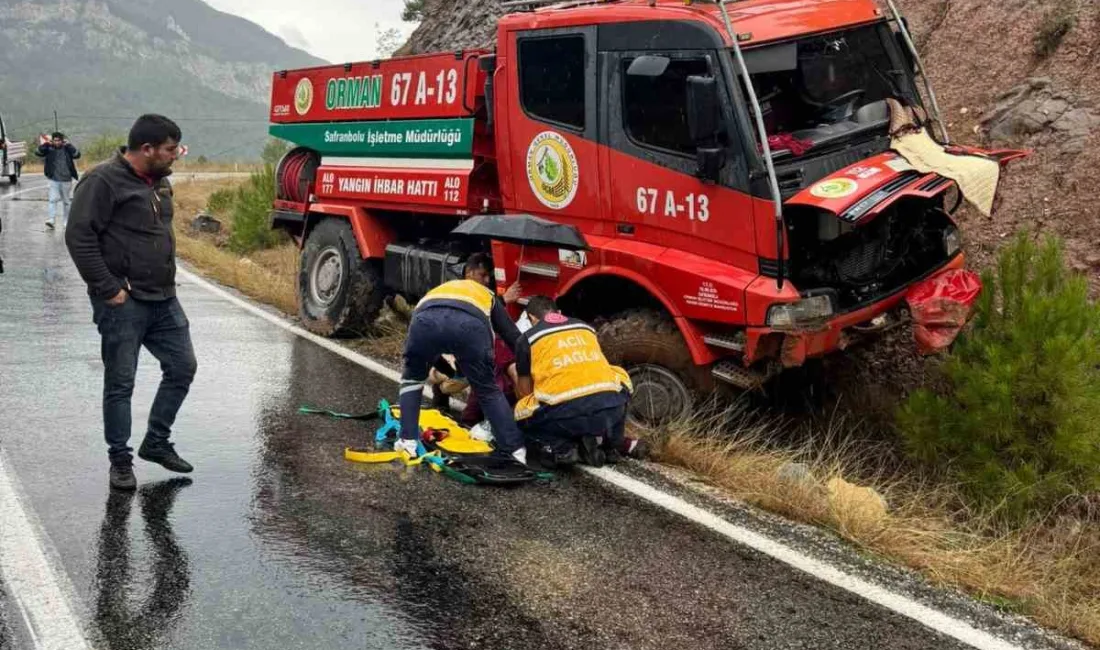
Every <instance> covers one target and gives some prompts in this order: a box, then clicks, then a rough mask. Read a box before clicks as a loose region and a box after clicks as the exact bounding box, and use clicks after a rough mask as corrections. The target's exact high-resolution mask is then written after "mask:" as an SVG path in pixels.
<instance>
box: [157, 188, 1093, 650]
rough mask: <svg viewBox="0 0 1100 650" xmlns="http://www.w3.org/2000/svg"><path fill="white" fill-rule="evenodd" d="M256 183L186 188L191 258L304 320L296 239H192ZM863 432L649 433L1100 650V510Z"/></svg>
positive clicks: (389, 355) (782, 424)
mask: <svg viewBox="0 0 1100 650" xmlns="http://www.w3.org/2000/svg"><path fill="white" fill-rule="evenodd" d="M242 182H243V181H242V180H240V179H232V180H217V181H196V182H188V183H181V184H179V185H178V186H177V187H176V189H175V196H176V205H177V207H176V215H177V218H176V229H177V248H178V251H179V254H180V256H181V257H182V258H184V259H185V260H187V261H188V262H190V263H191V264H192V265H194V266H195V267H196V268H197V269H198V270H199V271H201V272H202V273H204V274H205V275H208V276H209V277H211V278H213V279H215V280H217V281H218V282H220V283H222V284H225V285H228V286H232V287H234V288H236V289H238V290H240V291H242V292H243V293H245V294H246V295H248V296H250V297H252V298H255V299H256V300H259V301H261V302H264V303H266V304H269V305H272V306H275V307H277V308H279V309H280V310H282V311H284V312H285V313H287V314H290V315H294V314H297V299H296V294H297V292H296V289H295V283H296V281H297V272H298V249H297V247H296V246H295V245H293V244H283V245H280V246H277V247H275V248H272V249H268V250H263V251H258V252H255V253H250V254H248V256H247V257H241V256H239V255H237V254H235V253H233V252H231V251H230V250H229V249H228V248H227V247H226V244H227V242H228V237H229V236H230V235H231V233H230V232H227V231H228V229H230V228H231V225H230V223H229V219H228V215H226V214H217V213H216V214H215V216H217V217H218V218H219V219H221V220H222V224H223V232H222V233H220V234H219V235H217V236H212V235H197V236H196V235H194V234H193V233H192V232H191V231H190V227H189V224H190V220H191V218H193V217H194V215H195V214H196V213H197V212H198V211H200V210H202V209H205V207H206V206H207V201H208V199H209V197H210V195H211V194H213V193H214V192H215V191H217V190H225V189H227V188H229V189H232V188H235V187H237V186H238V185H239V184H240V183H242ZM216 203H217V202H216ZM220 207H221V209H222V210H223V211H224V210H225V209H226V208H225V206H220ZM404 332H405V320H404V318H402V316H401V315H400V314H398V313H396V312H395V311H393V310H390V309H386V310H385V311H384V312H383V316H382V317H381V318H380V319H379V321H378V323H377V324H376V326H375V328H374V329H373V331H371V332H368V333H366V334H365V335H364V336H363V337H361V338H358V339H349V340H345V341H343V343H344V344H345V345H348V346H349V347H350V348H352V349H355V350H358V351H360V352H363V353H365V354H369V355H371V356H372V357H375V358H379V359H381V360H383V361H387V362H390V363H391V364H396V363H397V362H398V361H399V359H400V356H401V349H402V346H403V344H404ZM861 426H863V425H862V424H861V423H860V422H858V421H855V420H853V419H851V418H849V417H846V416H845V415H843V414H841V413H840V411H839V410H838V411H835V412H834V413H832V414H831V415H830V416H829V417H827V418H826V419H825V421H824V422H822V423H818V424H811V425H806V426H805V427H804V428H803V430H800V431H796V432H795V433H794V434H792V432H791V426H790V423H789V422H786V421H784V420H783V419H781V418H777V417H771V416H767V415H761V414H760V413H757V412H753V411H751V410H749V409H748V408H747V407H744V406H741V405H737V406H734V407H731V408H726V409H711V410H709V411H706V412H704V413H701V414H700V415H698V416H696V417H695V418H693V419H692V420H690V421H685V422H680V423H676V424H675V425H673V426H670V427H667V428H665V429H664V430H662V431H639V432H637V433H638V435H641V436H644V437H646V438H647V439H649V440H650V441H651V442H652V443H653V445H654V450H655V459H656V460H657V461H658V462H661V463H664V464H667V465H670V466H674V467H677V468H680V469H683V470H687V471H688V472H690V473H691V474H693V475H695V476H696V477H697V478H699V479H700V480H703V481H705V482H706V483H708V484H710V485H712V486H714V487H715V488H717V489H719V490H721V491H722V492H723V493H725V494H728V495H730V496H732V497H734V498H736V499H739V500H741V501H744V502H746V503H749V504H752V505H754V506H757V507H759V508H761V509H764V510H767V511H770V512H774V513H776V514H780V515H783V516H785V517H788V518H790V519H792V520H795V521H799V522H803V523H807V524H812V525H815V526H819V527H821V528H824V529H826V530H830V531H833V532H834V533H836V534H837V535H838V536H839V537H841V538H843V539H845V540H847V541H848V542H850V543H852V544H853V545H855V546H856V547H857V548H859V549H861V550H864V551H866V552H868V553H870V554H873V555H875V556H877V557H880V558H883V559H886V560H888V561H891V562H894V563H897V564H900V565H904V566H908V567H910V568H912V569H914V570H916V571H918V572H919V573H920V574H922V575H923V576H925V577H926V578H927V579H928V580H929V581H931V582H932V583H934V584H937V585H941V586H945V587H956V588H961V589H963V590H965V591H966V592H967V593H969V594H971V595H972V596H973V597H975V598H977V599H979V600H981V601H984V602H986V603H989V604H992V605H994V606H996V607H998V608H1000V609H1003V610H1005V611H1011V612H1014V613H1019V614H1023V615H1026V616H1030V617H1032V618H1033V619H1035V620H1036V621H1038V622H1039V623H1041V624H1043V625H1045V626H1047V627H1049V628H1051V629H1054V630H1057V631H1060V632H1063V633H1065V634H1068V635H1071V636H1075V637H1077V638H1080V639H1082V640H1084V641H1086V642H1088V643H1091V644H1094V645H1097V646H1100V504H1097V505H1096V508H1095V510H1094V511H1092V512H1089V513H1071V512H1063V513H1052V514H1051V515H1049V516H1048V517H1047V518H1045V519H1043V520H1041V521H1039V522H1036V523H1031V524H1028V525H1026V526H1018V527H1009V526H1007V525H1005V524H1003V523H998V522H997V521H995V520H994V519H993V518H991V517H989V516H986V515H983V514H982V513H979V512H976V511H973V510H970V509H968V508H967V507H966V506H965V505H964V500H963V499H962V497H961V496H960V491H959V490H958V489H957V488H956V487H955V486H950V485H943V484H942V483H937V482H936V481H935V480H934V479H932V478H930V477H926V476H922V475H921V474H920V473H919V472H918V470H915V469H911V468H910V466H908V465H905V464H899V463H897V462H896V459H895V458H894V457H893V456H892V455H891V453H890V450H889V448H888V445H887V444H886V443H883V444H882V445H881V446H879V447H875V446H874V445H868V444H867V441H868V440H872V439H873V437H872V436H870V435H858V434H859V430H860V427H861ZM792 440H797V441H801V442H794V443H792V442H791V441H792ZM884 467H889V468H901V469H888V470H887V469H882V468H884ZM837 479H839V480H842V481H845V483H835V481H836V480H837ZM830 483H833V485H834V489H833V490H830ZM859 486H867V487H870V488H873V489H874V491H875V492H876V493H877V494H878V495H881V497H882V499H884V501H885V503H886V504H887V505H888V508H887V509H886V510H885V511H883V509H882V508H881V507H877V506H876V505H875V502H876V498H875V497H873V496H870V493H868V492H866V491H865V490H862V489H860V487H859Z"/></svg>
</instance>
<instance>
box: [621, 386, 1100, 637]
mask: <svg viewBox="0 0 1100 650" xmlns="http://www.w3.org/2000/svg"><path fill="white" fill-rule="evenodd" d="M860 426H861V425H860V424H859V423H856V422H852V421H851V420H849V419H848V418H847V417H845V416H843V415H840V414H837V413H834V414H833V415H832V416H831V417H829V418H828V419H827V420H826V421H825V422H824V423H821V424H814V425H809V426H807V427H805V428H804V430H802V431H800V432H799V435H798V436H797V438H798V439H799V440H802V441H803V442H802V443H796V444H795V445H794V446H792V444H791V443H790V440H791V438H792V436H791V433H790V430H789V426H788V423H785V422H784V421H783V420H782V419H780V418H776V417H769V416H766V415H761V414H759V413H755V412H752V411H750V410H748V408H747V407H743V406H740V405H738V406H734V407H731V408H727V409H724V410H712V411H711V412H710V414H708V415H700V416H697V417H696V418H694V419H692V420H689V421H685V422H680V423H676V424H674V425H672V426H670V427H667V428H666V429H664V430H662V431H639V432H637V433H638V434H639V435H641V436H642V437H645V438H647V439H649V440H650V441H651V443H652V444H653V447H654V452H655V453H654V457H655V459H656V460H658V461H659V462H662V463H665V464H668V465H671V466H675V467H679V468H682V469H686V470H688V471H690V472H692V473H693V474H695V475H697V476H698V477H700V478H701V479H702V480H703V481H704V482H706V483H708V484H710V485H712V486H714V487H716V488H719V489H720V490H721V491H722V492H724V493H726V494H728V495H730V496H732V497H734V498H736V499H739V500H741V501H744V502H746V503H749V504H752V505H754V506H757V507H760V508H762V509H764V510H767V511H769V512H774V513H777V514H780V515H783V516H785V517H788V518H790V519H792V520H795V521H799V522H803V523H808V524H813V525H815V526H819V527H822V528H825V529H827V530H831V531H833V532H835V533H836V534H837V535H839V536H840V537H842V538H844V539H845V540H847V541H849V542H851V543H853V544H854V545H856V546H857V547H858V548H860V549H863V550H865V551H867V552H870V553H872V554H874V555H876V556H878V557H881V558H884V559H887V560H889V561H892V562H894V563H897V564H901V565H904V566H908V567H910V568H912V569H915V570H917V571H918V572H920V573H921V574H922V575H923V576H925V577H926V578H927V579H928V580H930V581H931V582H932V583H934V584H937V585H940V586H945V587H957V588H962V589H964V590H965V591H967V592H968V593H969V594H971V595H972V596H974V597H975V598H977V599H979V600H982V601H984V602H986V603H990V604H993V605H995V606H997V607H998V608H1000V609H1003V610H1006V611H1011V612H1014V613H1019V614H1023V615H1027V616H1031V617H1032V618H1034V619H1035V620H1036V621H1038V622H1039V623H1041V624H1043V625H1046V626H1047V627H1049V628H1052V629H1055V630H1058V631H1061V632H1063V633H1066V634H1069V635H1072V636H1075V637H1077V638H1080V639H1082V640H1085V641H1087V642H1089V643H1091V644H1094V645H1100V518H1097V517H1096V516H1095V515H1096V513H1093V517H1092V518H1091V520H1090V519H1089V518H1087V517H1083V516H1075V515H1074V514H1069V513H1066V514H1057V513H1054V514H1051V515H1050V516H1049V517H1048V518H1047V519H1045V520H1043V521H1040V522H1037V523H1033V524H1029V525H1026V526H1020V527H1010V526H1007V525H1004V524H1001V523H998V522H997V521H996V520H995V519H994V518H993V517H991V516H988V515H984V514H982V513H979V512H975V511H973V510H971V509H969V508H967V507H966V506H965V505H964V499H963V498H962V497H961V495H960V492H959V491H958V490H956V489H955V487H954V486H948V485H942V484H934V483H933V482H932V481H931V479H926V478H925V477H922V476H921V475H920V474H918V473H917V472H916V471H915V470H911V469H902V470H896V471H890V472H887V471H884V470H881V469H879V468H881V467H882V466H883V465H884V463H883V462H882V458H883V454H884V453H887V452H886V450H885V449H874V448H867V447H866V446H863V444H862V442H861V446H860V447H859V448H857V447H856V446H855V444H853V443H852V442H850V441H852V440H861V441H863V440H866V437H865V436H861V435H855V433H856V431H855V430H857V429H858V428H859V427H860ZM836 480H841V481H845V482H846V483H848V484H851V485H858V486H866V487H870V488H872V489H873V490H874V491H875V493H877V494H878V495H881V497H882V498H883V499H884V501H885V503H886V504H888V508H887V509H886V510H885V511H883V510H881V509H879V508H877V507H875V506H874V505H873V501H874V499H873V497H870V496H869V493H868V492H866V491H863V490H860V489H858V488H857V489H855V490H851V489H849V490H837V491H833V490H830V488H829V486H830V483H832V482H833V481H836Z"/></svg>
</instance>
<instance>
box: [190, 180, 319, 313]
mask: <svg viewBox="0 0 1100 650" xmlns="http://www.w3.org/2000/svg"><path fill="white" fill-rule="evenodd" d="M241 182H243V181H242V180H240V179H225V180H212V181H198V182H194V183H180V184H178V185H176V186H174V187H173V191H174V195H175V207H176V220H175V227H176V249H177V252H178V253H179V256H180V257H182V258H183V259H185V260H187V261H188V262H190V263H191V264H192V265H194V266H195V268H196V269H197V270H198V271H200V272H201V273H203V274H204V275H207V276H209V277H211V278H213V279H215V280H217V281H218V282H220V283H222V284H225V285H228V286H231V287H234V288H236V289H238V290H239V291H241V292H243V293H245V294H246V295H248V296H250V297H252V298H255V299H256V300H259V301H260V302H263V303H266V304H269V305H272V306H274V307H277V308H279V309H280V310H282V311H284V312H286V313H288V314H296V313H298V302H297V291H296V289H295V281H296V278H297V272H298V248H297V247H296V246H294V245H293V244H286V245H283V246H279V247H277V248H272V249H269V250H264V251H258V252H256V253H254V254H253V255H251V257H240V256H238V255H237V254H235V253H232V252H231V251H229V250H228V249H225V248H222V247H221V245H220V244H221V243H224V240H225V238H226V236H227V235H228V231H229V228H230V225H229V223H228V222H227V221H225V220H223V221H222V229H223V232H222V233H220V234H219V235H195V234H193V233H192V232H191V230H190V224H191V219H192V218H194V216H195V214H197V213H198V212H199V211H200V210H202V209H204V208H205V207H206V200H207V198H209V196H210V195H211V194H213V193H214V192H215V191H217V190H219V189H223V188H227V187H235V186H237V185H239V184H240V183H241ZM216 216H217V215H216Z"/></svg>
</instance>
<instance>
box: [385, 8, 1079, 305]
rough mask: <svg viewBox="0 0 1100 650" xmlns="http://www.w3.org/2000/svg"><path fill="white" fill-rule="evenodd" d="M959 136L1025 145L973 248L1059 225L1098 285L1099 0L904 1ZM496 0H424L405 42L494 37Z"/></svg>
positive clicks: (439, 46) (988, 249) (983, 251)
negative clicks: (1026, 153)
mask: <svg viewBox="0 0 1100 650" xmlns="http://www.w3.org/2000/svg"><path fill="white" fill-rule="evenodd" d="M901 4H902V7H903V10H904V11H906V12H907V15H908V16H909V19H910V21H911V23H912V26H913V28H914V31H915V35H916V38H917V41H918V45H919V46H920V48H921V50H922V53H923V56H924V58H925V63H926V65H927V66H928V68H929V71H930V76H931V78H932V80H933V83H934V84H935V88H936V90H937V94H938V95H939V100H940V103H941V105H942V108H943V110H944V114H945V119H946V120H947V121H948V122H949V124H950V131H951V133H952V136H953V138H954V139H955V141H957V142H965V143H970V144H979V145H995V146H1007V147H1026V148H1029V149H1033V150H1034V155H1033V156H1032V157H1031V158H1030V159H1028V160H1025V161H1023V162H1020V163H1017V164H1015V165H1014V166H1013V168H1012V170H1011V171H1010V173H1009V174H1008V175H1007V176H1006V178H1005V181H1004V184H1003V187H1002V193H1001V198H1002V200H1003V202H1002V204H1001V206H1000V210H999V211H998V212H997V214H996V215H995V216H994V218H993V219H992V220H991V221H990V220H985V219H984V218H981V217H977V216H974V215H966V216H965V217H964V219H963V221H964V225H965V226H967V233H968V241H969V244H970V251H971V254H972V256H973V257H975V258H977V259H978V260H979V261H982V262H984V261H987V260H988V259H989V258H990V255H991V254H992V252H993V251H994V250H995V249H996V247H997V245H998V243H999V242H1001V241H1003V240H1004V239H1005V238H1007V237H1008V236H1009V235H1010V234H1011V233H1013V232H1015V231H1016V230H1017V229H1019V228H1029V229H1033V230H1040V231H1049V232H1056V233H1059V234H1061V235H1063V236H1064V237H1065V238H1066V240H1067V248H1068V250H1069V255H1070V259H1071V262H1072V263H1073V264H1075V265H1076V266H1077V267H1078V268H1079V269H1080V270H1088V271H1089V272H1090V274H1091V275H1092V276H1093V279H1094V281H1097V282H1096V284H1100V209H1098V208H1097V207H1096V200H1095V198H1094V197H1093V195H1092V190H1093V189H1095V187H1096V186H1097V180H1096V179H1094V178H1092V172H1093V171H1095V170H1096V169H1100V164H1098V163H1100V149H1098V147H1100V128H1098V127H1100V113H1098V112H1097V110H1098V109H1100V104H1096V103H1095V102H1096V101H1097V100H1100V74H1096V69H1097V66H1098V65H1100V2H1097V0H1011V1H1010V2H989V1H988V0H901ZM502 13H504V10H503V9H502V8H501V7H500V2H498V1H497V0H469V1H466V2H455V1H453V0H426V2H425V11H424V16H425V19H424V21H423V22H422V23H421V25H420V27H419V28H418V29H417V30H416V32H415V33H414V34H413V35H412V37H411V39H410V40H409V42H408V43H407V44H406V46H405V48H404V51H406V52H411V53H415V52H425V51H433V50H447V49H454V48H459V47H472V46H483V45H489V44H491V43H492V42H493V38H494V33H493V24H494V21H495V19H496V17H497V16H499V15H501V14H502Z"/></svg>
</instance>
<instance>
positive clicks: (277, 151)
mask: <svg viewBox="0 0 1100 650" xmlns="http://www.w3.org/2000/svg"><path fill="white" fill-rule="evenodd" d="M288 151H290V143H289V142H287V141H286V140H280V139H278V138H270V139H269V140H268V141H267V144H265V145H264V150H263V152H262V153H261V154H260V160H262V161H263V163H264V164H265V165H278V164H279V161H280V160H281V159H282V157H283V156H284V155H286V152H288Z"/></svg>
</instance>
